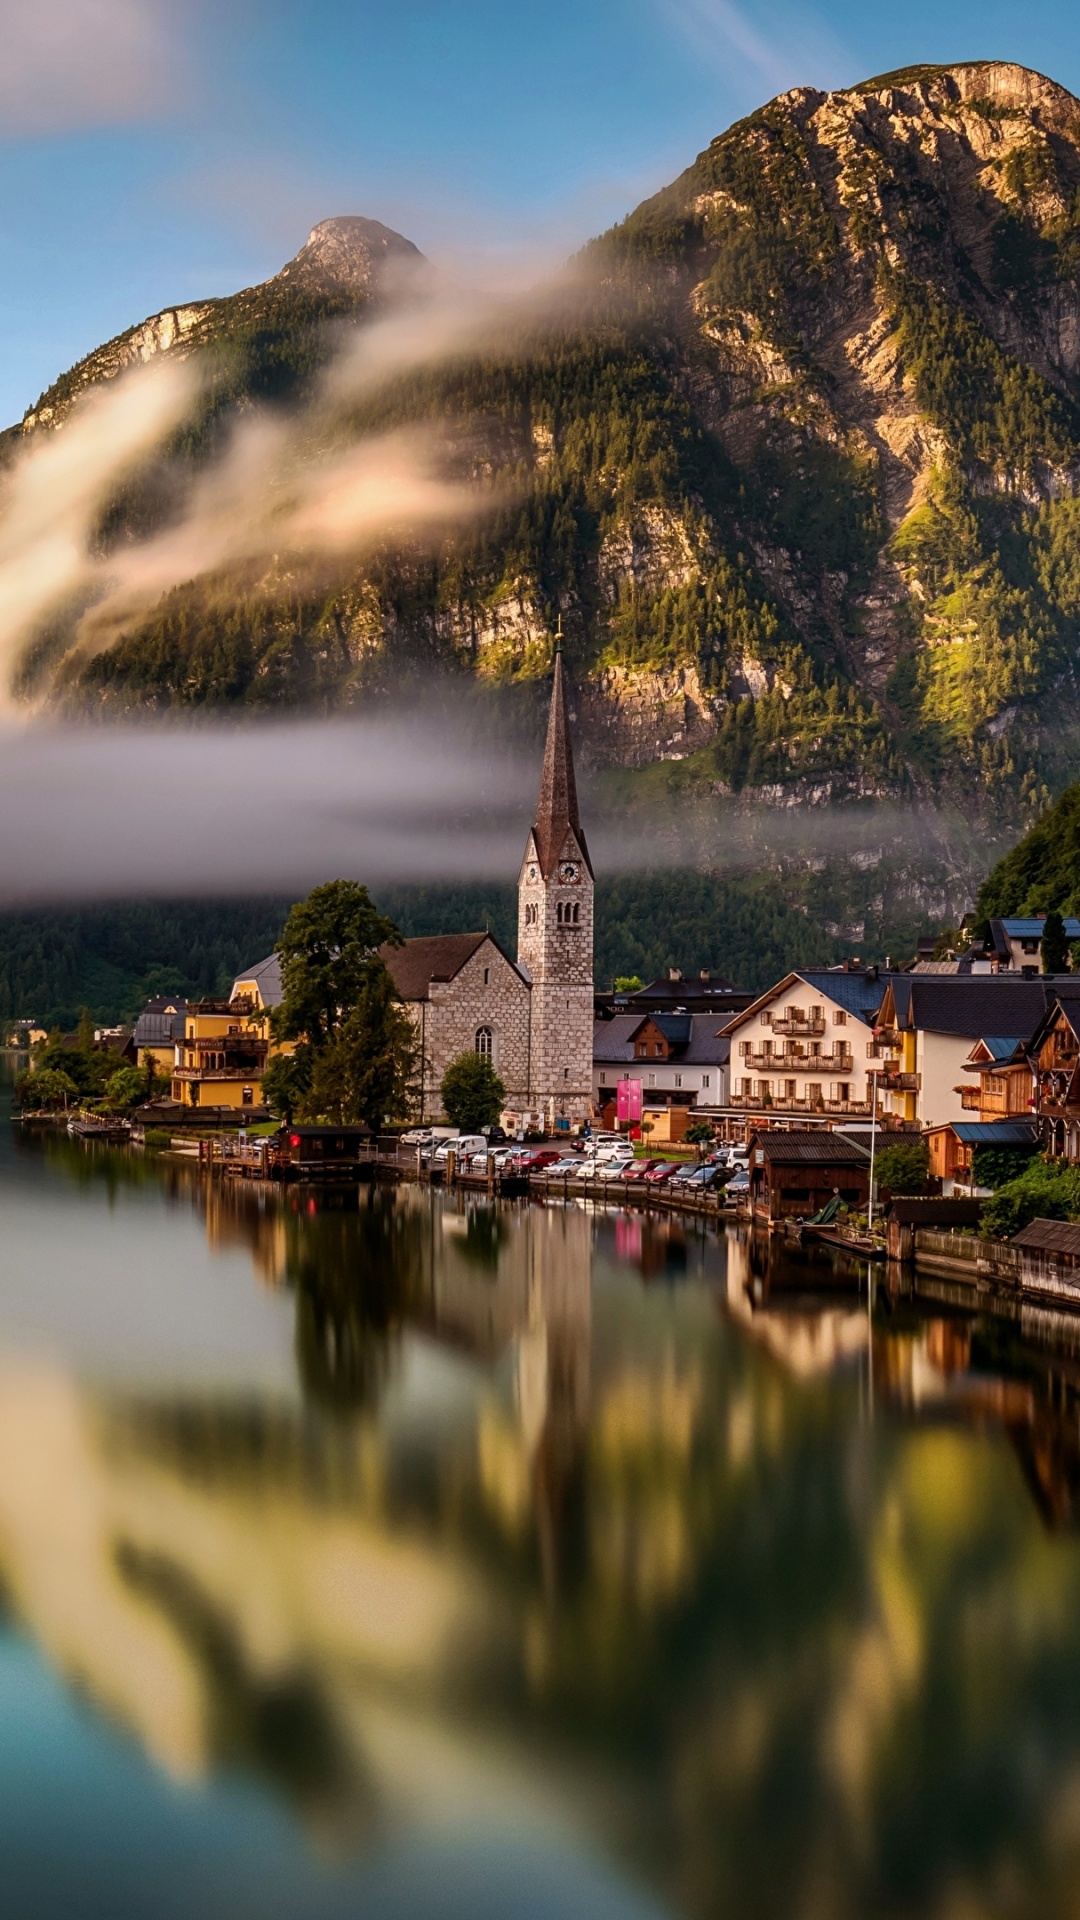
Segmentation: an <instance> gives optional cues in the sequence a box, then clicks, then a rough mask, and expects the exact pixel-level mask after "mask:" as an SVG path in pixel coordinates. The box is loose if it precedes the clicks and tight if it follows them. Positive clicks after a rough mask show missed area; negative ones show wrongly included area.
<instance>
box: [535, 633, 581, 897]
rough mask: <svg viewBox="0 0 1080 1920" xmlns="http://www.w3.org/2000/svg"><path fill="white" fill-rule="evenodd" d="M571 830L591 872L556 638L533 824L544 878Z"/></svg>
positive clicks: (550, 871)
mask: <svg viewBox="0 0 1080 1920" xmlns="http://www.w3.org/2000/svg"><path fill="white" fill-rule="evenodd" d="M571 830H572V831H573V834H574V837H575V839H576V840H577V843H578V846H579V847H580V848H581V852H582V855H583V857H584V860H585V863H586V865H587V867H588V869H589V872H590V873H591V872H592V861H591V860H590V859H589V849H588V847H587V846H586V844H585V835H584V833H583V832H582V828H581V818H580V815H579V814H578V799H577V782H576V780H575V779H574V751H573V748H572V746H571V744H570V717H569V714H568V713H567V710H566V682H565V678H564V675H563V656H562V643H561V638H560V641H559V643H558V644H557V645H556V649H555V683H554V685H553V687H552V689H551V707H550V709H549V711H548V727H547V742H546V745H545V747H544V767H543V772H542V773H541V775H540V798H539V800H538V802H537V807H536V825H535V827H534V828H533V837H534V839H535V841H536V851H537V855H538V857H539V861H540V871H541V872H542V874H543V876H544V879H545V880H549V879H550V878H551V875H552V873H553V872H554V869H555V863H556V861H557V860H558V858H559V855H560V853H561V852H562V850H563V847H564V845H565V843H566V836H567V833H568V831H571Z"/></svg>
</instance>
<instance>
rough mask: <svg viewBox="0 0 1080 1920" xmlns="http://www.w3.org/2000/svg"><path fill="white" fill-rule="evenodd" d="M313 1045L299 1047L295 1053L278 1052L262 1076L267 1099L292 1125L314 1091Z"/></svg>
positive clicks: (264, 1095)
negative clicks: (312, 1076) (312, 1089)
mask: <svg viewBox="0 0 1080 1920" xmlns="http://www.w3.org/2000/svg"><path fill="white" fill-rule="evenodd" d="M311 1067H312V1060H311V1048H310V1047H308V1046H299V1047H297V1049H296V1051H295V1053H275V1055H274V1057H273V1059H272V1060H270V1061H268V1063H267V1067H266V1071H265V1073H264V1074H263V1076H262V1091H263V1099H264V1100H265V1101H266V1104H267V1106H268V1107H269V1109H270V1111H271V1113H274V1114H277V1116H278V1118H279V1119H280V1120H284V1122H285V1124H286V1126H288V1125H290V1124H291V1122H292V1120H293V1118H294V1117H295V1115H296V1114H297V1113H298V1112H299V1110H300V1107H301V1106H302V1104H303V1102H304V1100H305V1099H306V1098H307V1096H308V1094H309V1093H310V1092H311Z"/></svg>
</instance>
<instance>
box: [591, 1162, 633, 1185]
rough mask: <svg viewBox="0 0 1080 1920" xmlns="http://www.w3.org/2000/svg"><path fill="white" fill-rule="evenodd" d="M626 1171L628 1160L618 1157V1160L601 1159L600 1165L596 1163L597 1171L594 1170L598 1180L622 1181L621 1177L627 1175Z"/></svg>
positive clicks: (595, 1177)
mask: <svg viewBox="0 0 1080 1920" xmlns="http://www.w3.org/2000/svg"><path fill="white" fill-rule="evenodd" d="M625 1173H626V1162H625V1160H623V1158H617V1160H600V1162H598V1165H596V1171H594V1179H598V1181H621V1179H623V1177H625Z"/></svg>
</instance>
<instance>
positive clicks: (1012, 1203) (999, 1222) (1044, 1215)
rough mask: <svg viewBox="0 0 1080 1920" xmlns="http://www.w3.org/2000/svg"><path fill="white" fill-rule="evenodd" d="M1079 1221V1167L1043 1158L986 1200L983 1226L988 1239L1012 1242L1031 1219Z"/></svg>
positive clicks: (981, 1220)
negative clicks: (1015, 1235)
mask: <svg viewBox="0 0 1080 1920" xmlns="http://www.w3.org/2000/svg"><path fill="white" fill-rule="evenodd" d="M1078 1219H1080V1167H1072V1166H1069V1165H1068V1163H1067V1162H1066V1161H1063V1160H1042V1159H1040V1160H1036V1161H1033V1162H1032V1164H1031V1166H1030V1167H1027V1168H1026V1169H1025V1171H1024V1172H1023V1173H1021V1174H1019V1175H1018V1176H1017V1178H1016V1179H1015V1180H1009V1181H1007V1182H1006V1184H1005V1185H1004V1186H1003V1187H999V1188H998V1190H997V1192H996V1193H995V1194H993V1195H992V1196H991V1198H990V1199H989V1200H987V1202H986V1203H985V1205H984V1207H983V1210H982V1214H981V1216H980V1225H981V1230H982V1232H983V1233H985V1234H986V1235H987V1237H988V1238H989V1239H992V1240H1011V1239H1012V1237H1013V1235H1014V1234H1016V1233H1019V1232H1020V1230H1021V1228H1023V1227H1026V1226H1027V1225H1028V1223H1029V1222H1030V1221H1032V1220H1078Z"/></svg>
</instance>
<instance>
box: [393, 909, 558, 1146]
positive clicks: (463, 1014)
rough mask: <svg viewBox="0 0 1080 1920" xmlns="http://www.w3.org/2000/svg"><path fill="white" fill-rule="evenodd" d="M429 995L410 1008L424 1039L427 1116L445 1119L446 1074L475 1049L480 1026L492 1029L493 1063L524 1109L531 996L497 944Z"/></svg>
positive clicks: (485, 948)
mask: <svg viewBox="0 0 1080 1920" xmlns="http://www.w3.org/2000/svg"><path fill="white" fill-rule="evenodd" d="M485 975H486V976H487V977H486V979H485ZM429 993H430V998H429V999H428V1000H427V1002H426V1003H424V1002H414V1003H413V1004H412V1005H411V1006H410V1008H409V1012H410V1013H411V1014H412V1016H413V1019H414V1021H415V1022H416V1024H417V1028H418V1030H419V1031H420V1032H422V1035H423V1047H424V1056H425V1058H424V1108H423V1112H424V1118H425V1119H426V1120H435V1121H438V1120H439V1119H441V1118H442V1095H441V1093H440V1087H441V1085H442V1078H443V1074H444V1073H445V1072H446V1069H447V1067H448V1066H449V1065H450V1062H451V1061H452V1060H456V1059H457V1057H458V1055H459V1054H462V1053H472V1052H474V1051H475V1048H476V1036H477V1033H478V1031H479V1030H480V1028H481V1027H490V1028H491V1032H492V1037H493V1043H494V1044H493V1053H492V1065H493V1066H494V1068H495V1071H496V1073H497V1074H498V1076H499V1078H500V1080H501V1081H502V1082H503V1085H504V1086H505V1088H506V1097H507V1101H508V1103H509V1104H510V1105H516V1106H518V1107H523V1106H524V1105H525V1104H526V1103H527V1095H528V1087H529V1002H530V994H529V989H528V986H527V985H526V983H525V981H524V980H523V979H522V978H521V975H520V974H519V973H518V971H517V969H516V968H515V967H513V966H512V965H511V964H510V962H509V960H507V959H506V957H505V955H504V954H503V953H501V952H500V950H499V948H498V947H497V946H496V944H495V942H494V941H493V940H486V941H485V942H484V945H483V946H482V947H478V948H477V951H476V952H475V953H474V954H473V956H472V958H471V959H470V960H467V961H466V963H465V965H464V966H463V967H462V969H461V971H460V973H458V974H457V975H456V976H455V977H454V979H453V980H442V981H432V983H431V987H430V989H429Z"/></svg>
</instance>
